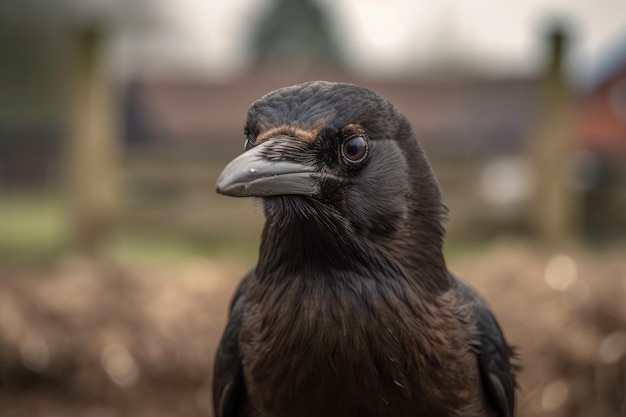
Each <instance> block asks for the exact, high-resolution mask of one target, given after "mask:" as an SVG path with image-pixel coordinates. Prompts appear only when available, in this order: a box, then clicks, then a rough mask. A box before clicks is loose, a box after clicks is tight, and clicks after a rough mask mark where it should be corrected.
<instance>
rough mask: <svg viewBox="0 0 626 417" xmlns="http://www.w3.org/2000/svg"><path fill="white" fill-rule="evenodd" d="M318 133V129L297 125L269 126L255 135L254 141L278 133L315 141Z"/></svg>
mask: <svg viewBox="0 0 626 417" xmlns="http://www.w3.org/2000/svg"><path fill="white" fill-rule="evenodd" d="M318 134H319V130H317V129H316V130H314V131H311V130H306V129H302V128H300V127H297V126H290V125H280V126H275V127H271V128H269V129H267V130H264V131H263V132H261V133H260V134H259V136H257V138H256V143H257V144H259V143H261V142H263V141H264V140H267V139H269V138H271V137H273V136H278V135H286V136H291V137H293V138H297V139H301V140H303V141H305V142H309V143H311V142H314V141H315V139H316V138H317V135H318Z"/></svg>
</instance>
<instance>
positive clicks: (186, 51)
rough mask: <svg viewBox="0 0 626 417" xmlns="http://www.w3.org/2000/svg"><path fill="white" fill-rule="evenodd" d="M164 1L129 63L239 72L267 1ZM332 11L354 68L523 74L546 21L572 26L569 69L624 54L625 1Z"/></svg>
mask: <svg viewBox="0 0 626 417" xmlns="http://www.w3.org/2000/svg"><path fill="white" fill-rule="evenodd" d="M156 1H163V4H162V6H161V8H162V13H161V14H162V19H163V21H164V25H163V27H164V28H166V30H164V31H162V33H158V34H155V33H152V34H150V35H149V36H144V37H142V38H141V39H138V40H135V41H133V42H129V41H126V42H125V45H124V47H123V48H122V49H123V51H124V52H123V54H126V57H127V60H128V59H129V57H130V59H133V58H136V57H140V58H142V59H143V62H148V64H149V65H148V66H149V67H154V65H153V64H158V65H156V67H155V68H159V69H160V70H162V71H168V70H176V71H180V70H187V71H190V72H195V73H201V74H205V75H207V76H209V77H224V76H229V75H231V74H236V73H237V71H238V70H241V69H243V68H245V64H246V57H245V53H244V46H245V42H246V39H247V36H248V32H247V31H248V30H249V29H250V27H251V24H252V23H253V22H254V20H255V17H256V16H257V15H258V13H259V11H260V10H261V9H262V8H265V7H267V5H268V4H269V2H270V1H271V0H231V1H223V0H219V1H218V0H178V1H176V2H172V1H165V0H156ZM319 1H320V3H322V4H323V5H324V6H326V7H328V8H330V9H331V10H332V17H333V21H334V23H336V25H335V26H336V35H337V39H338V40H339V41H340V42H341V46H342V50H343V51H344V53H345V55H346V58H348V60H349V62H350V66H351V68H352V69H354V70H357V71H361V72H363V73H369V74H383V75H384V74H395V73H398V72H403V71H405V72H406V71H407V70H408V69H412V70H424V69H427V68H428V67H429V66H432V65H433V63H434V62H436V61H437V60H450V59H452V60H454V61H455V62H456V61H462V60H466V61H471V62H472V65H473V66H474V67H477V68H478V69H480V70H481V71H484V72H487V73H489V74H494V75H499V74H505V73H511V72H514V73H521V74H529V73H532V72H534V71H535V70H536V69H537V68H538V66H539V65H540V63H541V58H542V49H541V48H542V46H543V45H542V33H544V32H545V27H546V25H547V24H548V23H549V22H551V21H553V20H555V19H563V20H564V21H566V22H567V23H568V25H569V26H570V28H571V29H572V30H573V34H574V37H575V38H574V39H575V44H574V48H573V52H574V53H573V55H572V62H573V64H574V65H573V66H572V68H573V70H572V73H573V75H574V76H575V77H577V78H589V77H590V76H592V75H593V74H594V73H595V72H597V71H598V69H599V66H600V65H601V64H602V63H603V62H604V61H605V60H606V59H607V57H608V56H609V55H610V53H611V51H618V50H621V52H622V53H625V51H626V0H593V1H592V0H586V1H585V0H543V1H541V0H524V1H521V0H512V1H489V0H437V1H432V0H429V1H425V0H424V1H417V0H319Z"/></svg>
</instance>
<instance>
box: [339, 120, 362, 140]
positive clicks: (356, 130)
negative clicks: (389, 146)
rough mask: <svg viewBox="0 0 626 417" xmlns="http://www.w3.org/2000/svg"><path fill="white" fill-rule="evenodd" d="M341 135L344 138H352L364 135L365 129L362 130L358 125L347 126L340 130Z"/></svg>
mask: <svg viewBox="0 0 626 417" xmlns="http://www.w3.org/2000/svg"><path fill="white" fill-rule="evenodd" d="M341 134H342V135H343V136H344V137H345V136H353V135H358V134H363V135H364V134H365V129H363V126H361V125H359V124H356V123H354V124H349V125H346V126H344V127H343V129H341Z"/></svg>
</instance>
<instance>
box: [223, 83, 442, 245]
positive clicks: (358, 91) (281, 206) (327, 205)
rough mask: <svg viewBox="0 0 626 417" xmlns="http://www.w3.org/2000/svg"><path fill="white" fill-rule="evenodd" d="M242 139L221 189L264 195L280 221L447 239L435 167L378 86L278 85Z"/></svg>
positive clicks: (366, 234)
mask: <svg viewBox="0 0 626 417" xmlns="http://www.w3.org/2000/svg"><path fill="white" fill-rule="evenodd" d="M245 135H246V142H245V152H244V153H243V154H242V155H241V156H239V157H238V158H236V159H235V160H233V161H232V162H231V163H230V164H229V165H228V166H227V167H226V169H225V170H224V171H223V172H222V174H221V176H220V178H219V180H218V182H217V191H218V192H219V193H222V194H225V195H230V196H235V197H261V198H262V199H263V203H264V210H265V214H266V216H267V217H268V219H270V220H271V221H272V222H273V223H274V224H278V223H279V224H281V225H282V226H286V225H288V224H289V222H291V221H296V222H300V223H302V222H306V223H307V224H309V225H311V227H319V228H322V229H326V230H327V231H330V232H332V231H333V230H334V231H335V232H340V233H344V232H348V233H349V234H350V235H352V236H356V237H360V238H365V239H369V238H374V237H383V236H399V233H401V235H402V236H403V238H404V239H407V238H411V237H412V238H413V239H420V240H423V239H432V241H431V242H430V244H431V245H435V246H438V245H440V243H441V239H442V236H443V231H442V229H441V225H440V222H441V217H442V214H443V213H444V212H445V209H444V206H443V204H442V198H441V193H440V189H439V186H438V184H437V181H436V180H435V177H434V175H433V173H432V170H431V168H430V165H429V163H428V161H427V159H426V157H425V155H424V153H423V151H422V149H421V147H420V145H419V143H418V141H417V139H416V137H415V134H414V132H413V130H412V128H411V126H410V124H409V123H408V121H407V120H406V118H405V117H404V116H403V115H401V114H400V113H399V112H398V111H397V110H396V108H395V107H394V106H393V105H392V104H390V103H389V102H388V101H387V100H385V99H384V98H382V97H380V96H379V95H377V94H375V93H373V92H372V91H370V90H368V89H365V88H362V87H358V86H355V85H350V84H339V83H330V82H310V83H306V84H301V85H296V86H292V87H286V88H282V89H279V90H276V91H274V92H271V93H269V94H267V95H266V96H264V97H262V98H261V99H259V100H258V101H256V102H255V103H254V104H252V106H251V108H250V110H249V112H248V119H247V123H246V127H245ZM409 235H410V236H411V237H408V236H409Z"/></svg>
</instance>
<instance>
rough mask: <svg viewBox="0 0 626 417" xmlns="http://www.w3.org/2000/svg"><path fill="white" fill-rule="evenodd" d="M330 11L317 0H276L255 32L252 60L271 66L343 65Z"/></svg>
mask: <svg viewBox="0 0 626 417" xmlns="http://www.w3.org/2000/svg"><path fill="white" fill-rule="evenodd" d="M327 13H328V12H327V10H326V9H325V8H324V7H323V6H322V5H320V4H319V2H317V1H315V0H275V1H274V2H273V4H272V5H271V6H270V7H269V8H268V9H267V11H266V13H265V14H264V15H262V16H261V18H260V19H259V21H258V26H256V28H255V29H253V31H252V38H251V42H250V52H251V54H252V56H253V57H254V58H253V61H254V62H255V63H256V64H257V65H268V66H275V65H282V64H289V65H291V66H297V67H312V66H322V67H337V66H340V65H341V59H340V54H339V50H338V45H337V42H336V41H335V39H334V36H333V32H332V28H331V24H330V16H329V15H328V14H327Z"/></svg>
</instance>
